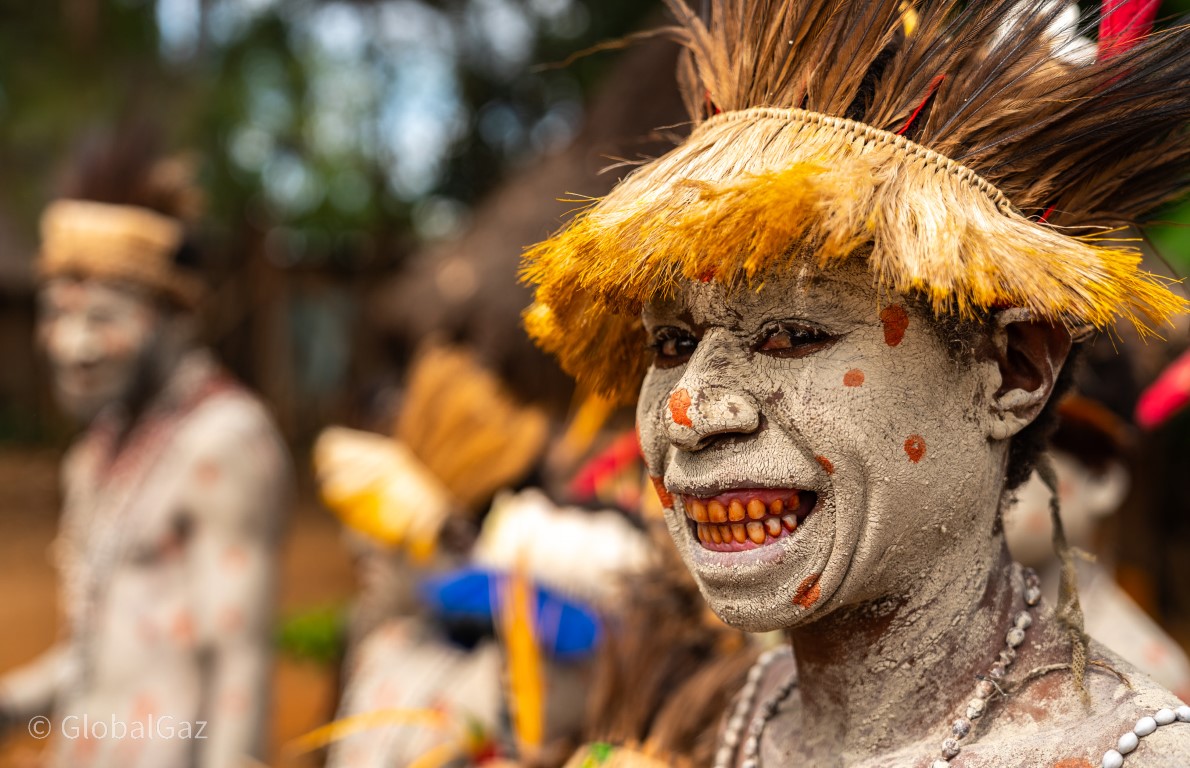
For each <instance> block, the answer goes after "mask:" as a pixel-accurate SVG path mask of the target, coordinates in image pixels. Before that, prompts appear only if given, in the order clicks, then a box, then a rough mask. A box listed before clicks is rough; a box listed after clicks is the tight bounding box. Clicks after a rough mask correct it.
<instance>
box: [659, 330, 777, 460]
mask: <svg viewBox="0 0 1190 768" xmlns="http://www.w3.org/2000/svg"><path fill="white" fill-rule="evenodd" d="M700 357H703V356H702V355H700V353H699V352H695V355H694V357H692V358H691V360H690V363H688V364H687V368H686V373H685V375H683V376H682V378H681V380H680V381H679V382H678V384H677V386H676V387H674V389H673V390H672V391H671V392H670V394H669V400H668V402H667V403H666V409H667V411H668V413H667V414H666V415H665V418H664V423H665V430H666V435H667V436H668V438H669V441H670V442H671V443H673V445H674V446H676V447H677V448H678V449H680V450H683V451H698V450H701V449H703V448H705V447H707V446H708V445H710V444H711V443H713V442H714V441H715V439H716V438H718V437H724V436H730V435H749V434H752V433H754V432H756V430H757V429H759V427H760V409H759V407H758V406H757V404H756V401H755V399H754V398H753V397H752V395H751V394H750V393H748V392H747V391H746V390H745V389H744V387H743V383H744V381H745V376H746V375H745V374H744V373H742V372H741V366H742V361H732V360H717V359H711V358H713V356H711V355H708V356H707V358H708V359H703V360H700V359H699V358H700Z"/></svg>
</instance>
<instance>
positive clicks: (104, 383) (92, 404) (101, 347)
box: [38, 278, 162, 421]
mask: <svg viewBox="0 0 1190 768" xmlns="http://www.w3.org/2000/svg"><path fill="white" fill-rule="evenodd" d="M39 299H40V305H41V312H40V315H39V317H38V339H39V342H40V343H41V345H42V347H43V348H44V349H45V351H46V355H47V357H48V358H49V362H50V368H51V370H52V372H53V376H54V387H55V389H56V392H57V395H58V400H59V402H60V404H61V406H62V408H63V409H64V410H66V411H67V412H68V413H70V414H71V415H72V416H74V417H75V418H77V419H80V420H82V421H90V420H91V419H92V418H94V416H95V414H96V413H98V412H99V410H100V409H102V408H103V407H104V406H106V405H108V404H109V403H116V402H122V403H129V402H131V401H132V400H133V398H135V397H136V392H137V388H138V387H140V386H142V385H143V383H144V382H143V377H144V376H145V374H146V370H147V366H148V365H149V362H148V358H149V357H150V356H151V355H152V350H153V348H154V346H155V342H156V340H157V339H158V337H159V333H160V329H161V323H162V317H161V312H160V310H159V309H158V307H157V305H156V304H155V303H154V302H153V301H151V300H150V298H149V297H148V296H146V295H144V294H142V293H140V292H138V291H136V290H134V289H132V288H123V287H119V286H117V285H114V284H111V283H105V282H101V281H98V280H80V279H72V278H55V279H53V280H50V281H49V282H47V283H46V284H45V285H44V286H43V287H42V289H41V292H40V297H39Z"/></svg>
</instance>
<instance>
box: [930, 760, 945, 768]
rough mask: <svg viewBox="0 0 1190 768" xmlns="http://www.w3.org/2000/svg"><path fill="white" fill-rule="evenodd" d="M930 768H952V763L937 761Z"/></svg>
mask: <svg viewBox="0 0 1190 768" xmlns="http://www.w3.org/2000/svg"><path fill="white" fill-rule="evenodd" d="M930 768H950V763H948V762H946V761H945V760H935V761H934V762H933V764H931V765H930Z"/></svg>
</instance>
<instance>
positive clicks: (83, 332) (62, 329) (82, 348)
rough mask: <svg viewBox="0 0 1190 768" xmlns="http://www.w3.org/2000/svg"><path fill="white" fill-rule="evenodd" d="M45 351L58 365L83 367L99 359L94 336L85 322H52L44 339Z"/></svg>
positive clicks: (75, 320)
mask: <svg viewBox="0 0 1190 768" xmlns="http://www.w3.org/2000/svg"><path fill="white" fill-rule="evenodd" d="M46 346H47V351H48V353H49V355H50V357H52V358H53V359H54V360H55V361H56V362H57V363H58V364H59V365H71V366H83V365H88V364H90V363H93V362H95V360H96V359H97V358H98V357H99V344H98V340H97V338H96V334H95V333H94V331H93V329H92V328H90V326H89V324H88V323H86V322H85V321H82V320H78V319H74V318H62V319H59V320H58V321H56V322H54V323H53V325H52V326H51V328H50V329H49V333H48V334H47V339H46Z"/></svg>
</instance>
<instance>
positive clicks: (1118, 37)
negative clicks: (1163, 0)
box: [1099, 0, 1160, 61]
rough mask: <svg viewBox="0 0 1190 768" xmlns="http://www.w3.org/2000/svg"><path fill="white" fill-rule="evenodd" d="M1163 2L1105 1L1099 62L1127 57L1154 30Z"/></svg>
mask: <svg viewBox="0 0 1190 768" xmlns="http://www.w3.org/2000/svg"><path fill="white" fill-rule="evenodd" d="M1159 4H1160V0H1103V6H1102V7H1101V9H1100V11H1099V60H1100V61H1106V60H1108V59H1110V58H1111V57H1113V56H1118V55H1120V54H1121V53H1124V52H1125V51H1127V50H1128V49H1129V48H1131V47H1132V46H1133V45H1135V44H1136V43H1137V41H1138V40H1140V39H1141V38H1143V37H1145V35H1147V34H1149V32H1150V31H1151V30H1152V29H1153V19H1155V18H1156V17H1157V6H1158V5H1159Z"/></svg>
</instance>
